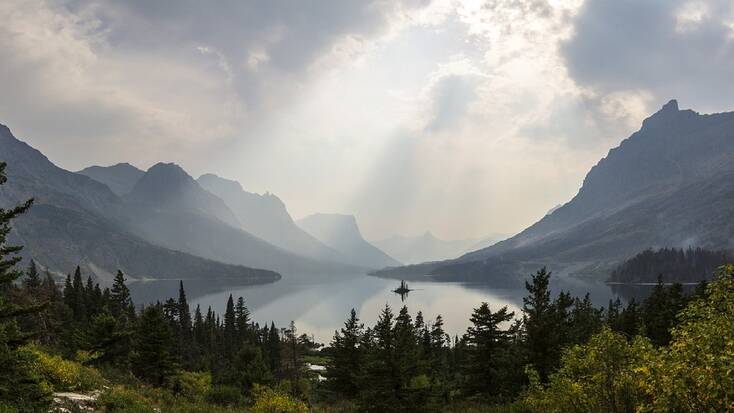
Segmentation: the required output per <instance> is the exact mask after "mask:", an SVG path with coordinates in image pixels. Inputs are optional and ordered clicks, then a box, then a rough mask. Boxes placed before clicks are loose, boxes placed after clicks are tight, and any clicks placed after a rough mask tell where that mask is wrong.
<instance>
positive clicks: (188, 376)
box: [173, 371, 212, 400]
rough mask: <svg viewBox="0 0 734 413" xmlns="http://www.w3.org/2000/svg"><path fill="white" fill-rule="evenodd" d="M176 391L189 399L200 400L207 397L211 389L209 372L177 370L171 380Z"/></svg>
mask: <svg viewBox="0 0 734 413" xmlns="http://www.w3.org/2000/svg"><path fill="white" fill-rule="evenodd" d="M173 387H174V389H175V390H176V393H178V394H181V395H182V396H183V397H185V398H187V399H189V400H201V399H204V398H206V397H207V395H208V394H209V392H210V391H211V389H212V375H211V373H195V372H190V371H181V372H179V373H178V374H177V375H176V377H175V378H174V380H173Z"/></svg>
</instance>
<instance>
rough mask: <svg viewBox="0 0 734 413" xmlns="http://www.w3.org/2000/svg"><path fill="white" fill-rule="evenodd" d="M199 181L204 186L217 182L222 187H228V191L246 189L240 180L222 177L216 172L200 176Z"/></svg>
mask: <svg viewBox="0 0 734 413" xmlns="http://www.w3.org/2000/svg"><path fill="white" fill-rule="evenodd" d="M197 181H198V182H199V184H201V185H203V186H204V187H207V186H210V185H213V184H216V185H218V186H219V187H220V188H222V189H226V190H228V191H244V189H243V188H242V184H240V183H239V182H237V181H235V180H233V179H227V178H222V177H221V176H219V175H216V174H211V173H208V174H204V175H202V176H200V177H199V179H197Z"/></svg>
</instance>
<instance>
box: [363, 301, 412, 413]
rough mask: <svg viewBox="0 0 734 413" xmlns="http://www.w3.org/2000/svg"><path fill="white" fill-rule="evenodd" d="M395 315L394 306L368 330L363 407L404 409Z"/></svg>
mask: <svg viewBox="0 0 734 413" xmlns="http://www.w3.org/2000/svg"><path fill="white" fill-rule="evenodd" d="M394 318H395V316H394V315H393V312H392V309H391V308H390V306H388V305H385V308H384V309H383V310H382V312H381V313H380V316H379V318H378V319H377V323H376V324H375V327H374V328H373V329H372V330H369V333H366V334H365V335H366V339H365V340H364V344H365V345H369V348H368V349H367V357H366V360H365V368H364V374H363V376H362V377H361V378H360V390H361V391H360V398H359V400H360V407H361V408H362V409H363V410H365V411H370V412H392V411H400V409H402V408H403V404H402V403H401V398H402V394H401V392H400V381H399V378H398V377H397V375H396V365H395V357H396V354H395V335H394V333H393V324H394Z"/></svg>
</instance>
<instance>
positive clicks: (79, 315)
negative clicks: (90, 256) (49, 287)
mask: <svg viewBox="0 0 734 413" xmlns="http://www.w3.org/2000/svg"><path fill="white" fill-rule="evenodd" d="M71 288H72V290H73V291H74V295H73V302H72V303H71V311H72V313H73V315H74V321H77V322H83V321H85V320H86V317H87V310H86V307H85V305H84V304H85V303H84V302H85V298H86V294H85V291H84V282H83V281H82V271H81V268H79V266H77V267H76V270H75V271H74V278H72V282H71Z"/></svg>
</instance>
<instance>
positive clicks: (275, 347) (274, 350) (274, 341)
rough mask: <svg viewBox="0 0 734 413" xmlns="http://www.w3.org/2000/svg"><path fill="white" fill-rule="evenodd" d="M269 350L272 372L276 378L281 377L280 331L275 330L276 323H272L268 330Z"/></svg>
mask: <svg viewBox="0 0 734 413" xmlns="http://www.w3.org/2000/svg"><path fill="white" fill-rule="evenodd" d="M267 350H268V351H267V353H268V358H269V359H270V371H272V372H273V374H274V375H276V377H279V376H280V375H281V360H280V334H278V329H276V328H275V323H274V322H272V321H271V322H270V329H269V330H268V340H267Z"/></svg>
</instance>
